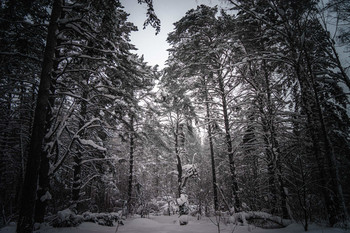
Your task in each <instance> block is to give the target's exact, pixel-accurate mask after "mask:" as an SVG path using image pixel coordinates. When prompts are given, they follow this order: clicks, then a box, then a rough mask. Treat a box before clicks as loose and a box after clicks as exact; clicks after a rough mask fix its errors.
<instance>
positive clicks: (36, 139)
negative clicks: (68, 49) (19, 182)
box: [16, 0, 61, 233]
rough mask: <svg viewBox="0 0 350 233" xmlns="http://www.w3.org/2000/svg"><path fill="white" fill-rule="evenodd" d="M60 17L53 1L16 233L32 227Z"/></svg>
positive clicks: (27, 230)
mask: <svg viewBox="0 0 350 233" xmlns="http://www.w3.org/2000/svg"><path fill="white" fill-rule="evenodd" d="M60 14H61V1H60V0H55V1H54V2H53V8H52V12H51V18H50V23H49V28H48V35H47V39H46V47H45V52H44V60H43V65H42V71H41V75H40V85H39V91H38V97H37V104H36V108H35V115H34V123H33V129H32V135H31V141H30V146H29V153H28V160H27V165H26V174H25V178H24V183H23V189H22V195H21V201H20V203H21V205H20V211H19V218H18V224H17V230H16V231H17V233H31V232H32V231H33V225H34V211H35V200H36V192H37V184H38V176H39V166H40V159H41V158H40V156H41V151H42V143H43V139H44V135H45V122H46V113H47V109H48V99H49V94H50V93H49V89H50V83H51V71H52V67H53V57H54V53H55V47H56V30H57V20H58V19H59V17H60Z"/></svg>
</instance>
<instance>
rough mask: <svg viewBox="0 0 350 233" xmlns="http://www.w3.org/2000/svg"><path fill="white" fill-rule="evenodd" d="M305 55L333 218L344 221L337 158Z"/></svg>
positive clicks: (345, 218) (344, 208)
mask: <svg viewBox="0 0 350 233" xmlns="http://www.w3.org/2000/svg"><path fill="white" fill-rule="evenodd" d="M305 57H306V61H307V66H308V70H309V72H310V78H311V85H312V90H313V92H314V98H315V104H316V109H317V114H318V118H319V121H320V127H321V135H322V139H323V147H324V151H325V157H326V160H327V164H328V166H329V170H330V176H331V177H330V188H331V190H332V193H333V199H334V202H335V204H336V207H335V209H336V211H337V215H336V216H334V217H335V218H336V219H335V221H336V222H340V221H343V222H345V221H347V220H348V212H347V208H346V205H345V199H344V194H343V189H342V186H341V183H340V176H339V169H338V164H337V159H336V156H335V153H334V149H333V145H332V143H331V141H330V139H329V136H328V130H327V127H326V123H325V120H324V116H323V111H322V107H321V103H320V100H319V93H318V90H317V87H316V81H315V80H316V77H315V74H314V72H313V70H312V66H311V63H310V60H309V56H308V54H307V52H306V51H305Z"/></svg>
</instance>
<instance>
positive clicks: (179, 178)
mask: <svg viewBox="0 0 350 233" xmlns="http://www.w3.org/2000/svg"><path fill="white" fill-rule="evenodd" d="M179 127H180V124H179V120H178V119H176V126H175V133H174V137H175V156H176V161H177V164H176V167H177V183H178V197H180V196H181V193H182V164H181V157H180V150H179Z"/></svg>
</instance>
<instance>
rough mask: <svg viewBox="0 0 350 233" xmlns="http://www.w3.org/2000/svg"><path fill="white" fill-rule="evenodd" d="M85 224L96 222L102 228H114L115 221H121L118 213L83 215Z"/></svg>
mask: <svg viewBox="0 0 350 233" xmlns="http://www.w3.org/2000/svg"><path fill="white" fill-rule="evenodd" d="M83 218H84V221H85V222H94V223H97V224H99V225H102V226H110V227H111V226H114V221H117V220H118V219H119V214H118V213H91V212H85V213H83Z"/></svg>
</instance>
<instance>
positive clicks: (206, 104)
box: [204, 78, 219, 211]
mask: <svg viewBox="0 0 350 233" xmlns="http://www.w3.org/2000/svg"><path fill="white" fill-rule="evenodd" d="M204 88H205V107H206V111H207V120H206V121H207V125H208V128H207V131H208V139H209V147H210V159H211V173H212V179H213V198H214V209H215V211H217V210H218V209H219V204H218V190H217V187H216V186H217V183H216V171H215V170H216V169H215V156H214V145H213V137H212V132H211V121H210V107H209V97H208V88H207V83H206V80H205V78H204Z"/></svg>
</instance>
